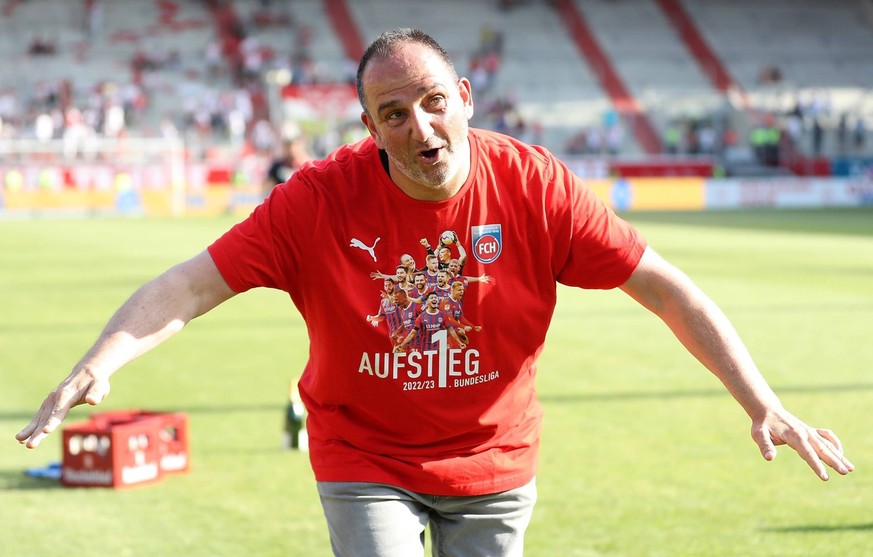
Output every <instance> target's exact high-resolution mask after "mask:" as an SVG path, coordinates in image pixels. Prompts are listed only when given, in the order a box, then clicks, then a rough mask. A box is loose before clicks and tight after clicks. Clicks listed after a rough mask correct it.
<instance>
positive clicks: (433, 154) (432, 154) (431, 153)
mask: <svg viewBox="0 0 873 557" xmlns="http://www.w3.org/2000/svg"><path fill="white" fill-rule="evenodd" d="M418 156H419V157H421V158H422V159H424V161H425V162H435V161H436V160H437V159H438V158H439V156H440V149H439V147H437V148H434V149H426V150H424V151H421V152H419V153H418Z"/></svg>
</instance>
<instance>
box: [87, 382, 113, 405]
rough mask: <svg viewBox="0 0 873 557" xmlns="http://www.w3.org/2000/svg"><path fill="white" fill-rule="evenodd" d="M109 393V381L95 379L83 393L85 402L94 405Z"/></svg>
mask: <svg viewBox="0 0 873 557" xmlns="http://www.w3.org/2000/svg"><path fill="white" fill-rule="evenodd" d="M108 394H109V381H95V382H94V383H93V384H92V385H91V387H90V388H89V389H88V392H86V393H85V402H87V403H88V404H90V405H91V406H96V405H98V404H100V403H101V402H103V399H105V398H106V395H108Z"/></svg>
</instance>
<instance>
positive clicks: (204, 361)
mask: <svg viewBox="0 0 873 557" xmlns="http://www.w3.org/2000/svg"><path fill="white" fill-rule="evenodd" d="M627 217H628V218H629V220H631V221H632V222H634V223H635V224H636V225H637V226H638V227H639V229H640V230H641V231H642V232H643V233H644V234H645V236H646V237H647V238H648V239H649V240H650V242H651V244H652V245H653V246H654V247H655V248H656V249H657V250H658V251H659V252H661V253H662V254H663V255H665V256H666V257H667V258H668V259H669V260H671V261H673V262H674V263H676V264H678V265H679V266H680V267H681V268H682V269H684V270H685V271H686V272H687V273H688V274H689V275H690V276H691V277H692V278H693V279H694V280H695V281H696V282H697V283H698V284H699V285H700V286H702V287H703V288H704V290H706V291H707V292H708V293H709V294H710V295H711V296H712V297H713V298H714V299H715V300H716V301H717V302H718V303H719V305H720V306H721V307H722V308H723V309H724V310H725V312H726V313H727V314H728V316H729V317H730V318H731V320H732V321H733V323H734V325H736V327H737V328H738V330H739V331H740V334H741V335H742V337H743V338H744V339H745V341H746V343H747V345H748V346H749V348H750V349H751V351H752V353H753V355H754V356H755V358H756V361H757V363H758V365H759V367H760V368H761V369H762V371H763V372H764V374H765V376H766V377H767V379H768V380H769V381H770V383H771V385H772V386H773V387H774V388H775V389H776V391H777V393H778V394H779V395H780V397H781V398H782V400H783V402H784V403H785V405H786V406H787V407H788V408H789V409H790V410H792V411H793V412H794V413H796V414H798V415H799V416H801V417H802V418H804V419H805V420H807V421H808V422H810V423H811V424H814V425H819V426H822V427H830V428H832V429H834V430H835V431H836V432H837V433H838V434H839V435H840V437H841V439H842V441H843V443H844V445H845V447H846V451H847V454H848V456H849V458H850V459H852V460H853V462H854V463H855V464H856V466H857V471H856V472H854V473H853V474H852V475H850V476H848V477H841V476H839V475H838V474H836V473H833V474H831V481H829V482H827V483H824V482H821V481H820V480H818V479H817V478H816V477H815V476H814V474H813V473H812V472H811V471H810V470H809V469H808V468H807V466H806V464H805V463H803V462H802V461H801V460H800V459H799V458H797V457H796V456H795V455H793V454H791V451H790V450H788V449H786V448H781V449H780V451H779V456H778V457H777V459H776V460H775V461H774V462H771V463H767V462H765V461H764V460H763V459H762V458H761V456H760V454H759V452H758V449H757V447H756V446H755V445H754V443H753V442H752V441H751V438H750V436H749V421H748V419H747V418H746V416H745V414H744V413H743V412H742V410H741V409H740V407H739V406H738V405H737V404H736V403H735V402H733V400H732V399H731V398H730V397H729V395H727V393H726V392H725V391H724V389H723V388H722V387H721V385H720V384H719V383H718V382H717V381H716V380H715V378H714V377H712V376H711V375H710V374H709V373H708V372H707V371H706V370H704V369H703V368H702V367H701V366H700V365H699V364H698V363H697V362H695V361H694V360H693V359H692V358H691V357H690V356H689V355H688V354H687V353H686V352H684V351H683V349H682V348H681V346H680V345H679V343H678V342H677V341H676V340H675V339H674V338H673V337H672V336H671V335H670V333H669V332H668V331H667V329H666V327H664V326H663V325H662V324H661V323H660V322H659V321H658V320H657V319H656V318H655V317H654V316H652V315H651V314H649V313H648V312H646V311H645V310H644V309H642V308H640V307H639V306H637V305H635V304H634V302H632V301H631V300H630V299H629V298H628V297H627V296H625V295H623V294H622V293H621V292H620V291H611V292H582V291H579V290H571V289H568V288H561V290H560V294H559V307H558V310H557V311H556V314H555V319H554V322H553V324H552V328H551V332H550V335H549V339H548V342H547V345H546V350H545V352H544V354H543V357H542V358H541V360H540V364H539V368H540V372H539V380H538V388H539V392H540V396H541V398H542V401H543V405H544V407H545V411H546V418H545V424H544V434H543V449H542V458H541V469H540V474H539V476H538V485H539V491H540V499H539V503H538V506H537V509H536V511H535V513H534V518H533V521H532V524H531V526H530V529H529V531H528V535H527V543H526V546H527V553H526V554H527V555H529V556H532V557H538V556H543V557H569V556H582V557H594V556H615V557H657V556H664V557H677V556H680V557H682V556H701V557H717V556H737V557H749V556H756V557H760V556H780V557H781V556H784V557H788V556H796V557H826V556H834V557H837V556H839V557H847V556H862V555H869V554H870V553H869V552H870V548H871V535H873V499H871V493H873V481H871V479H870V478H871V476H870V470H871V469H873V438H871V436H870V433H869V424H870V423H871V420H873V417H871V409H873V379H871V375H870V369H871V367H873V341H871V338H873V317H871V316H873V209H846V210H815V211H814V210H802V211H801V210H791V211H774V210H759V211H743V212H716V213H705V214H702V213H699V214H690V213H648V214H642V213H640V214H630V215H627ZM233 222H234V220H233V219H231V218H229V217H227V218H217V219H188V220H172V219H166V220H162V219H155V220H151V219H143V220H137V219H131V220H121V219H89V220H75V219H73V220H21V221H0V393H2V394H3V405H2V407H0V524H2V525H3V527H2V534H0V555H4V556H6V555H8V556H19V555H20V556H35V557H41V556H48V555H56V554H58V553H64V554H70V555H83V556H107V555H113V556H131V557H139V556H143V557H145V556H149V557H151V556H157V555H166V556H169V555H185V556H190V557H198V556H203V557H206V556H209V557H217V556H233V557H237V556H240V555H256V556H259V557H267V556H283V557H285V556H288V555H295V556H304V557H305V556H323V555H328V554H329V542H328V539H327V533H326V526H325V525H324V520H323V518H322V515H321V509H320V507H319V504H318V500H317V495H316V493H315V488H314V480H313V477H312V472H311V471H310V468H309V463H308V460H307V457H306V455H305V454H300V453H291V452H287V451H284V450H283V449H282V448H281V432H282V418H283V412H284V404H285V400H286V394H287V387H288V381H289V379H290V378H291V377H292V376H293V375H295V374H297V373H298V372H299V371H300V369H301V368H302V366H303V363H304V359H305V356H306V335H305V330H304V328H303V324H302V321H301V319H300V318H299V316H298V315H297V314H296V313H295V312H294V309H293V306H292V305H291V304H290V302H288V301H287V299H286V297H285V296H284V295H283V294H282V293H278V292H273V291H256V292H251V293H248V294H246V295H243V296H239V297H237V298H234V299H233V300H231V301H230V302H228V303H226V304H224V305H223V306H221V307H219V308H217V309H216V310H214V311H213V312H212V313H210V314H209V315H207V316H205V317H203V318H201V319H198V320H195V321H194V322H192V323H191V324H189V326H188V327H187V328H186V330H185V331H183V332H182V333H181V334H180V335H178V336H176V337H175V338H173V339H171V340H170V341H169V342H167V343H166V344H165V345H163V346H161V347H160V348H159V349H157V350H155V351H153V352H152V353H150V354H147V355H146V356H144V357H142V358H140V359H139V360H137V361H135V362H133V363H132V364H131V365H129V366H128V367H127V368H125V369H124V370H122V371H121V372H120V373H118V374H117V375H116V376H115V378H114V380H113V384H112V388H113V390H112V393H111V394H110V396H109V398H108V399H107V400H106V401H105V403H104V404H103V405H102V406H101V407H100V408H101V409H120V408H148V409H154V410H173V411H183V412H186V413H188V415H189V417H190V429H191V451H192V468H191V471H190V472H189V473H188V474H185V475H178V476H169V477H167V478H165V479H164V480H163V481H161V482H159V483H156V484H153V485H149V486H142V487H137V488H133V489H128V490H121V491H115V490H107V489H66V488H61V487H60V486H59V485H58V483H57V482H52V481H48V480H39V479H34V478H29V477H26V476H25V475H24V474H23V471H24V469H25V468H29V467H36V466H42V465H45V464H47V463H48V462H50V461H53V460H57V459H59V457H60V436H59V435H57V434H56V435H55V436H54V438H50V439H49V440H47V441H46V442H45V443H44V445H43V447H41V448H40V449H38V450H36V451H28V450H26V449H24V448H22V447H21V446H19V445H18V443H17V442H16V441H15V439H14V438H13V436H14V434H15V432H17V431H18V430H19V429H21V428H22V427H23V426H24V425H25V424H26V423H27V422H28V421H29V420H30V417H31V415H32V413H33V412H34V411H35V410H36V408H37V406H38V405H39V403H40V402H41V401H42V399H43V397H44V396H45V394H46V393H47V392H48V391H49V390H50V389H52V388H53V387H54V386H55V385H56V384H57V382H58V381H59V380H60V379H61V378H62V377H63V376H65V375H66V374H67V372H68V371H69V369H70V367H71V366H72V365H73V363H74V362H75V361H76V360H77V359H78V358H79V357H80V356H81V354H82V353H83V352H84V351H85V350H86V349H87V347H88V346H89V345H90V344H91V343H92V342H93V340H94V339H95V338H96V335H97V333H98V332H99V330H100V328H101V327H102V326H103V324H104V323H105V321H106V320H107V319H108V318H109V316H110V314H111V313H112V311H114V309H115V308H116V307H117V306H118V305H119V304H121V303H122V302H123V301H124V300H125V299H126V298H127V297H128V296H129V295H130V293H131V292H132V291H133V289H134V288H136V287H137V286H138V285H139V284H141V283H143V282H144V281H146V280H148V279H150V278H152V277H153V276H155V275H156V274H158V273H160V272H161V271H163V270H164V269H165V268H167V267H168V266H170V265H172V264H174V263H176V262H178V261H179V260H181V259H183V258H187V257H189V256H192V255H194V254H195V253H197V252H198V251H200V250H201V249H203V247H205V246H206V245H207V244H208V243H209V242H210V241H211V240H212V239H213V238H214V237H215V236H217V235H218V234H219V233H221V232H222V231H223V230H225V229H226V228H227V227H229V226H230V225H231V224H232V223H233ZM91 411H92V409H91V408H88V407H80V408H77V409H75V410H74V411H73V413H72V414H71V417H70V421H79V420H81V419H84V418H86V417H87V416H88V414H89V413H90V412H91Z"/></svg>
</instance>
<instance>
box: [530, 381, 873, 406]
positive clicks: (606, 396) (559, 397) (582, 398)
mask: <svg viewBox="0 0 873 557" xmlns="http://www.w3.org/2000/svg"><path fill="white" fill-rule="evenodd" d="M773 390H775V391H776V392H777V393H799V394H827V393H839V392H857V391H873V383H849V384H845V385H794V386H782V387H780V386H779V385H774V386H773ZM729 396H730V393H728V392H727V391H726V390H725V389H699V390H690V391H625V392H617V393H563V394H541V395H540V400H541V401H542V402H547V403H557V404H566V403H569V404H572V403H576V402H620V401H625V400H658V399H677V398H706V397H729Z"/></svg>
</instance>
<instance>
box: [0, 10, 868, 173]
mask: <svg viewBox="0 0 873 557" xmlns="http://www.w3.org/2000/svg"><path fill="white" fill-rule="evenodd" d="M433 6H434V4H433V2H429V1H428V0H369V1H367V2H351V1H349V0H294V1H281V0H202V1H184V2H183V1H180V0H175V1H174V0H140V1H134V0H123V1H122V0H119V1H114V2H109V1H107V0H81V1H80V0H75V1H73V0H26V1H25V0H18V1H14V0H10V1H7V2H6V3H5V4H4V5H3V8H2V12H0V31H2V32H0V53H2V54H3V56H4V59H5V62H4V66H3V70H2V73H0V118H2V123H3V125H2V127H0V137H11V136H18V137H33V136H35V135H36V134H37V133H42V134H45V133H46V131H45V130H46V124H45V122H47V121H48V119H47V118H46V116H48V118H49V119H51V121H52V122H53V126H54V129H53V132H52V133H54V134H61V133H62V132H63V128H64V125H65V123H64V119H65V117H67V118H69V117H70V115H69V114H66V111H67V109H70V108H74V109H76V111H74V113H73V115H74V116H75V114H76V112H78V114H79V116H78V117H79V118H81V119H84V120H85V122H86V123H88V124H90V125H92V126H93V127H95V130H97V133H105V132H106V130H103V128H102V127H103V126H104V125H105V123H106V121H107V110H108V109H109V108H111V107H113V106H116V105H120V106H122V107H123V109H124V114H125V116H126V119H125V121H124V129H123V130H122V131H121V132H119V131H118V130H117V129H116V128H117V124H116V125H115V128H112V129H110V130H109V131H110V132H111V133H125V134H132V135H145V136H161V135H162V134H164V133H173V132H174V130H175V133H177V134H179V135H181V136H182V137H184V138H185V139H186V141H189V142H193V143H194V144H196V145H198V148H196V149H195V151H197V152H200V153H202V154H205V153H208V152H209V150H210V147H212V146H216V145H217V146H224V147H222V148H227V146H231V148H237V147H239V145H240V144H243V145H244V146H247V148H252V149H255V150H256V151H263V152H268V151H270V149H271V146H272V145H274V144H275V142H276V141H277V137H278V136H279V135H281V134H283V133H286V132H285V131H283V129H282V125H281V122H279V120H280V119H281V110H282V106H283V101H282V94H281V91H282V86H283V84H288V83H294V84H303V85H305V84H311V83H329V82H338V83H347V82H348V81H349V79H350V78H351V76H352V75H353V71H354V66H355V62H356V59H357V56H358V55H359V54H360V49H361V48H362V47H363V44H364V43H366V42H368V41H370V40H372V39H373V38H374V37H375V36H376V34H378V33H379V32H381V31H382V30H384V29H385V28H387V27H396V26H401V25H407V26H417V27H421V28H422V29H424V30H425V31H427V32H430V33H432V34H433V35H434V36H436V37H438V38H439V39H440V40H441V42H443V43H444V44H445V45H446V47H447V48H448V49H449V50H450V52H451V54H452V55H453V57H454V58H455V60H456V63H457V66H458V69H459V71H460V72H461V73H462V74H465V75H468V76H469V77H470V78H471V80H473V81H474V83H475V85H474V89H475V91H476V97H475V98H476V102H477V105H476V108H477V113H476V116H475V118H474V122H473V123H474V124H475V125H479V126H485V127H491V128H494V129H498V130H501V131H505V132H507V133H512V134H515V135H519V136H521V137H523V138H524V139H527V140H529V141H532V142H538V143H542V144H544V145H546V146H547V147H549V148H550V149H552V150H554V151H555V152H557V153H560V154H569V155H586V156H604V155H607V156H621V157H631V158H634V157H635V158H640V157H647V156H648V157H651V156H652V154H653V153H654V152H655V151H663V152H665V153H667V154H668V155H671V156H674V155H683V156H684V155H692V156H704V157H718V158H719V159H720V161H721V162H723V163H725V164H727V165H728V170H729V171H731V172H736V173H773V172H788V171H793V172H799V173H808V172H810V169H811V168H813V169H816V170H815V172H823V171H824V169H825V166H826V165H822V164H819V162H820V161H821V160H825V159H829V158H834V157H840V156H859V155H866V156H869V155H870V146H871V143H873V141H871V131H870V130H871V128H873V125H871V124H873V94H871V93H870V91H871V88H873V59H871V58H870V56H869V53H870V52H873V27H871V26H873V23H871V21H873V16H871V13H873V7H871V3H870V2H869V1H868V0H833V1H830V2H826V3H823V2H817V1H814V0H771V1H769V2H766V3H760V2H757V1H754V0H736V1H735V2H720V1H717V0H695V1H690V0H592V1H585V2H583V1H582V0H549V1H546V0H515V1H512V2H506V1H498V0H489V1H481V2H469V1H465V0H444V1H443V2H440V3H439V8H438V9H434V8H433ZM568 14H575V15H573V17H578V18H579V21H581V22H582V23H583V27H579V26H576V28H574V27H572V26H568V24H567V23H568V21H569V20H570V19H572V18H570V17H568ZM580 29H583V31H584V32H583V33H582V34H583V35H584V37H583V39H584V40H583V41H582V42H585V41H587V42H588V46H589V51H588V52H586V50H585V48H584V47H580V41H579V36H578V35H579V30H580ZM592 45H593V46H592ZM591 48H593V52H594V54H595V55H594V56H592V55H591V52H592V50H591ZM41 116H42V118H40V117H41ZM38 120H39V121H41V122H42V126H41V127H40V126H37V121H38ZM262 124H263V125H262ZM113 130H114V131H113ZM773 137H775V138H776V140H777V141H778V142H779V151H780V153H782V155H783V156H782V158H781V160H779V161H777V164H775V165H774V164H773V162H774V161H772V160H769V159H768V160H764V159H762V158H761V157H760V156H759V155H760V152H759V151H760V149H759V147H760V145H759V143H760V142H761V141H765V140H767V141H770V140H771V139H767V138H773ZM204 156H205V155H204ZM786 161H788V162H786ZM797 161H800V162H801V163H803V164H797ZM810 161H811V162H810Z"/></svg>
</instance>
